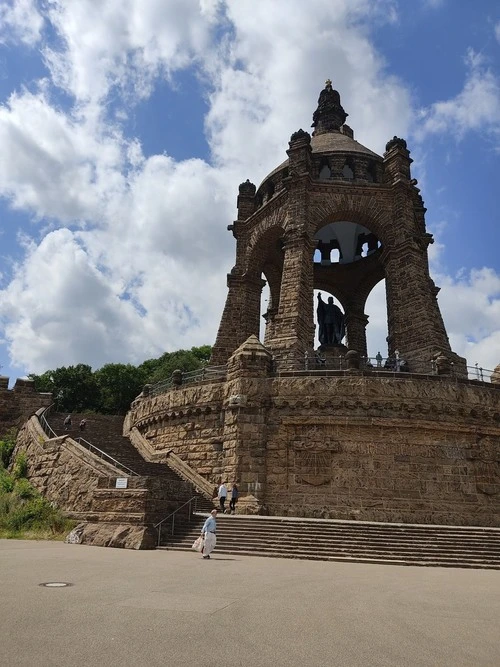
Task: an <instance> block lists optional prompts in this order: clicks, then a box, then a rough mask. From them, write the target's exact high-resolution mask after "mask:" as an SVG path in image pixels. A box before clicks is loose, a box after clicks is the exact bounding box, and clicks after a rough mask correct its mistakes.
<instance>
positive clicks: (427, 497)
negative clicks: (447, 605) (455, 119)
mask: <svg viewBox="0 0 500 667" xmlns="http://www.w3.org/2000/svg"><path fill="white" fill-rule="evenodd" d="M346 118H347V113H346V112H345V111H344V109H343V107H342V104H341V101H340V95H339V93H338V92H337V91H336V90H334V89H333V86H332V83H331V81H329V80H328V81H327V82H326V85H325V88H324V90H322V91H321V94H320V97H319V100H318V106H317V109H316V111H315V112H314V115H313V128H314V131H313V132H312V135H310V134H309V133H308V132H305V131H304V130H302V129H300V130H298V131H296V132H294V133H293V134H292V135H291V138H290V142H289V145H288V150H287V159H286V160H285V161H284V162H282V164H280V165H279V166H278V167H276V169H274V170H273V171H272V172H271V173H270V174H269V175H268V176H267V177H266V178H265V179H264V180H263V182H262V183H261V184H260V185H259V187H258V188H257V187H256V186H255V185H254V184H253V183H251V182H250V181H249V180H247V181H245V182H244V183H242V184H241V185H240V187H239V194H238V199H237V209H238V215H237V219H236V221H234V222H233V224H231V225H229V230H230V231H231V232H232V233H233V236H234V237H235V240H236V261H235V264H234V267H233V268H232V270H231V272H230V273H229V274H228V276H227V286H228V293H227V299H226V304H225V307H224V311H223V314H222V318H221V322H220V326H219V330H218V334H217V339H216V341H215V345H214V347H213V355H212V361H211V366H210V367H209V368H207V369H205V370H204V371H203V373H202V374H200V376H199V378H198V381H193V378H192V377H190V378H189V384H184V383H183V382H182V377H181V378H180V382H179V381H177V382H175V383H173V384H172V385H171V388H169V389H168V390H165V389H161V388H158V389H155V388H153V389H152V390H151V392H150V393H146V394H143V395H142V396H141V397H139V398H138V399H137V400H136V401H135V402H134V404H133V405H132V409H131V411H130V413H129V416H128V419H127V423H128V424H129V425H130V428H131V430H132V432H135V433H138V434H139V435H140V436H142V438H143V439H144V440H145V441H147V443H148V447H149V448H151V451H154V456H155V460H161V459H162V457H163V456H164V457H165V460H166V459H167V457H168V453H169V452H170V451H173V452H175V454H177V456H179V457H180V458H181V459H183V461H185V462H186V464H187V465H189V466H190V467H191V468H192V469H193V470H194V471H196V473H197V474H199V475H202V476H203V477H204V478H205V479H206V480H208V481H209V482H210V483H212V484H215V483H217V482H218V480H219V479H221V478H222V479H224V480H226V481H228V482H230V483H231V482H233V481H237V482H238V486H239V489H240V494H241V495H240V501H239V503H238V511H241V512H260V513H269V514H275V515H295V516H315V517H330V518H340V519H353V518H357V519H362V520H366V521H404V522H423V523H439V524H468V525H491V526H493V525H496V526H498V525H500V469H499V465H500V464H499V462H500V383H498V376H499V375H498V372H497V373H496V375H495V377H494V378H493V379H494V380H496V382H495V381H494V382H489V381H482V380H481V379H475V380H469V379H468V376H467V366H466V361H465V359H463V358H461V357H459V356H458V355H457V354H455V353H454V352H453V351H452V349H451V347H450V343H449V340H448V336H447V334H446V330H445V326H444V323H443V319H442V317H441V313H440V310H439V305H438V301H437V295H438V292H439V288H438V287H436V285H435V284H434V282H433V280H432V279H431V277H430V275H429V266H428V256H427V249H428V246H429V244H430V243H432V236H431V235H430V234H429V233H428V232H427V230H426V226H425V211H426V209H425V206H424V203H423V200H422V196H421V194H420V191H419V189H418V187H417V182H416V180H415V179H413V178H412V174H411V163H412V159H411V157H410V152H409V150H408V147H407V144H406V141H404V140H403V139H400V138H398V137H394V138H393V139H391V140H390V141H389V142H388V143H387V145H386V151H385V153H384V155H383V156H380V155H378V154H377V153H375V152H373V151H372V150H370V149H369V148H366V147H365V146H363V145H362V144H360V143H358V142H357V141H356V140H355V139H354V134H353V131H352V129H351V128H350V127H349V126H347V125H346V124H345V121H346ZM384 279H385V286H386V297H387V298H386V300H387V319H388V321H387V327H388V337H387V345H388V349H387V351H384V355H383V354H382V353H381V352H378V353H377V355H376V357H374V358H373V359H372V360H371V362H368V361H367V357H368V350H367V344H366V325H367V322H368V314H367V313H366V312H365V306H366V302H367V298H368V296H369V294H370V292H371V291H372V290H373V288H374V287H375V285H376V284H377V283H378V282H379V281H381V280H384ZM266 282H267V285H268V287H269V301H268V306H267V312H265V313H263V314H262V315H263V317H264V319H265V334H264V336H263V341H262V342H260V341H259V331H260V322H261V293H262V288H263V286H264V285H265V284H266ZM315 290H320V291H321V292H322V293H326V295H327V297H326V301H324V300H323V297H322V296H321V295H320V296H319V298H318V299H315V296H314V294H315V292H314V291H315ZM334 298H335V301H334ZM315 301H317V320H318V325H319V341H318V340H315V332H316V327H315V322H314V311H315ZM337 303H338V304H340V306H339V305H337ZM332 358H335V359H336V361H337V362H338V363H337V364H331V363H329V362H330V361H331V360H332ZM384 359H385V360H384ZM134 429H135V431H134Z"/></svg>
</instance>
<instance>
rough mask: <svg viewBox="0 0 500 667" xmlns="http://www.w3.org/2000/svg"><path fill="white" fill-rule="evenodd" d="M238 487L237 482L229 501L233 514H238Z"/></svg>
mask: <svg viewBox="0 0 500 667" xmlns="http://www.w3.org/2000/svg"><path fill="white" fill-rule="evenodd" d="M238 495H239V491H238V487H237V486H236V484H233V488H232V489H231V500H230V501H229V509H230V510H231V514H236V503H237V502H238Z"/></svg>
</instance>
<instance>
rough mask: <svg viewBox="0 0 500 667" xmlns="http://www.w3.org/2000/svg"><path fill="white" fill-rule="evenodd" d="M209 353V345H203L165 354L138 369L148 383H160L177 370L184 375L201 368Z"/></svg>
mask: <svg viewBox="0 0 500 667" xmlns="http://www.w3.org/2000/svg"><path fill="white" fill-rule="evenodd" d="M211 351H212V348H211V347H210V345H203V346H202V347H192V348H191V349H190V350H177V351H176V352H165V353H164V354H162V356H161V357H160V358H159V359H155V360H152V359H149V360H147V361H145V362H144V363H143V364H141V366H139V368H143V369H144V371H145V375H146V378H147V381H148V382H153V383H154V382H160V381H161V380H166V379H167V378H169V377H170V376H171V375H172V373H173V372H174V371H175V370H177V369H179V370H181V371H184V372H185V373H186V372H188V371H194V370H196V369H198V368H203V366H206V365H207V363H208V361H209V359H210V354H211Z"/></svg>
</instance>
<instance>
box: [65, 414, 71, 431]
mask: <svg viewBox="0 0 500 667" xmlns="http://www.w3.org/2000/svg"><path fill="white" fill-rule="evenodd" d="M72 423H73V422H72V421H71V415H68V416H67V417H66V419H65V420H64V430H65V431H69V429H70V428H71V424H72Z"/></svg>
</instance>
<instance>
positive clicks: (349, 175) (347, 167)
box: [342, 158, 354, 181]
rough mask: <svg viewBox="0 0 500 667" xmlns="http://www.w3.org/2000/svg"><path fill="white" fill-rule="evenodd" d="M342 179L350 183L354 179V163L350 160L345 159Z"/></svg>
mask: <svg viewBox="0 0 500 667" xmlns="http://www.w3.org/2000/svg"><path fill="white" fill-rule="evenodd" d="M342 177H343V178H345V179H346V180H347V181H352V180H353V178H354V162H353V161H352V160H351V158H347V160H346V161H345V162H344V166H343V167H342Z"/></svg>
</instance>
